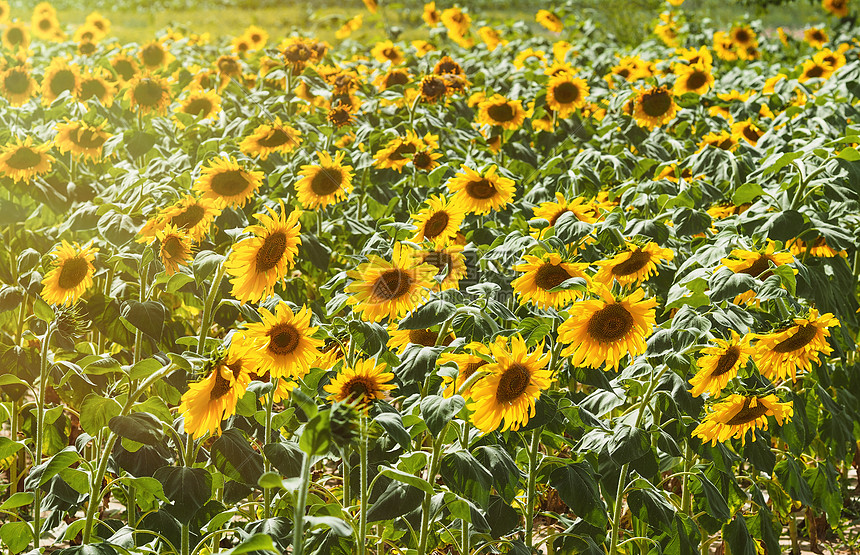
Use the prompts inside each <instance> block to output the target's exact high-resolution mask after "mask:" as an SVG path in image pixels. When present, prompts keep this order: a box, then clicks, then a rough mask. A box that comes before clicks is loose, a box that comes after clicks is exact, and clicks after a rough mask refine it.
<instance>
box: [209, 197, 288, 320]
mask: <svg viewBox="0 0 860 555" xmlns="http://www.w3.org/2000/svg"><path fill="white" fill-rule="evenodd" d="M266 211H267V212H268V214H263V213H258V214H254V218H256V219H257V221H258V222H260V223H259V224H257V225H250V226H248V227H246V228H245V232H246V233H253V234H254V236H253V237H249V238H247V239H243V240H241V241H239V242H238V243H237V244H236V245H234V247H233V251H232V252H231V253H230V256H229V258H227V260H226V262H225V263H224V264H225V268H226V270H227V273H228V274H230V275H231V276H233V279H231V280H230V283H232V284H233V289H232V291H231V293H230V294H231V295H233V298H234V299H236V300H238V301H240V302H242V303H246V302H259V301H260V300H261V299H264V298H268V297H270V296H271V295H272V294H274V291H275V285H276V284H277V283H278V282H279V281H282V280H284V279H285V276H286V274H287V270H288V269H289V268H290V266H292V264H293V262H294V261H295V258H296V255H297V254H298V252H299V245H300V244H301V243H302V239H301V226H300V225H299V216H301V210H293V211H292V212H291V213H290V214H289V216H288V215H287V213H286V212H287V211H286V208H285V207H284V203H283V201H281V213H280V214H275V212H274V210H272V209H271V208H269V207H268V206H267V207H266Z"/></svg>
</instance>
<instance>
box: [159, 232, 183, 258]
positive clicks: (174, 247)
mask: <svg viewBox="0 0 860 555" xmlns="http://www.w3.org/2000/svg"><path fill="white" fill-rule="evenodd" d="M161 248H162V250H163V251H164V252H165V253H167V258H170V259H174V258H180V257H181V256H182V255H183V254H184V253H185V247H184V246H183V245H182V241H181V240H180V239H179V237H177V236H175V235H171V236H170V237H168V238H167V240H166V241H164V243H162V244H161Z"/></svg>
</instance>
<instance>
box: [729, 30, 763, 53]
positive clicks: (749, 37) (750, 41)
mask: <svg viewBox="0 0 860 555" xmlns="http://www.w3.org/2000/svg"><path fill="white" fill-rule="evenodd" d="M729 38H730V39H731V41H732V44H734V45H735V46H736V47H737V48H738V49H745V48H748V47H750V46H753V47H754V46H757V45H758V39H757V38H756V34H755V31H753V30H752V28H751V27H750V26H749V25H738V26H736V27H732V30H731V31H729Z"/></svg>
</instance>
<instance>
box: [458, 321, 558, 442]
mask: <svg viewBox="0 0 860 555" xmlns="http://www.w3.org/2000/svg"><path fill="white" fill-rule="evenodd" d="M489 348H490V353H491V355H492V357H493V362H491V363H490V364H487V365H484V366H482V367H481V368H480V370H481V371H482V372H485V373H486V375H485V376H484V377H482V378H480V379H479V380H478V381H477V382H476V383H475V384H474V385H472V387H471V389H470V396H471V399H472V400H471V402H470V403H469V404H467V405H466V407H467V408H468V409H469V410H470V411H471V412H472V415H471V420H472V424H474V425H475V427H476V428H478V429H479V430H481V431H482V432H483V433H485V434H488V433H490V432H492V431H494V430H496V429H498V428H499V426H500V425H501V426H502V428H501V430H502V431H506V430H514V431H516V430H519V429H520V427H521V426H524V425H525V424H527V423H528V421H529V418H530V417H533V416H534V415H535V403H536V402H537V400H538V398H539V397H540V395H541V391H543V390H545V389H547V388H548V387H549V386H550V384H551V383H552V376H551V374H550V369H548V368H547V366H548V365H549V361H550V355H549V353H544V352H543V344H540V345H538V346H537V347H536V348H535V350H534V351H532V352H529V351H528V348H527V347H526V343H525V341H523V338H522V336H520V335H517V336H515V337H513V338H511V339H510V341H509V342H508V341H504V342H502V341H497V342H495V343H492V344H491V345H490V347H489Z"/></svg>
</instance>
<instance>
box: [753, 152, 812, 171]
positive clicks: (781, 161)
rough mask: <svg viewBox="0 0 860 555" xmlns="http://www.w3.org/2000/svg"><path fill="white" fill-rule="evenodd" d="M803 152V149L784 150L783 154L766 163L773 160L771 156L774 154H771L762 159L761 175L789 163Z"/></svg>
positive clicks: (777, 169) (779, 168)
mask: <svg viewBox="0 0 860 555" xmlns="http://www.w3.org/2000/svg"><path fill="white" fill-rule="evenodd" d="M804 154H805V153H804V152H803V151H795V152H786V153H785V154H783V155H781V156H780V157H779V158H777V159H776V160H775V161H774V162H773V163H771V164H768V161H770V160H773V158H774V157H775V156H776V155H775V154H774V155H773V156H770V157H769V158H768V159H767V160H765V161H764V163H763V165H764V170H762V175H768V174H771V173H774V172H778V171H779V170H781V169H782V168H784V167H785V166H787V165H789V164H791V163H792V162H793V161H794V160H797V159H798V158H800V157H801V156H803V155H804Z"/></svg>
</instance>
